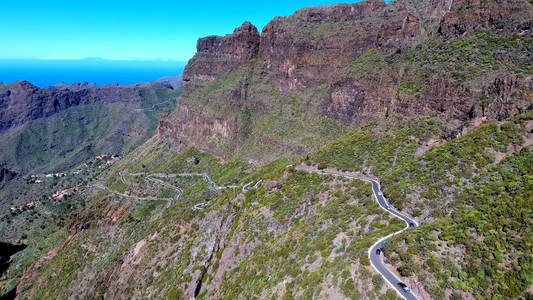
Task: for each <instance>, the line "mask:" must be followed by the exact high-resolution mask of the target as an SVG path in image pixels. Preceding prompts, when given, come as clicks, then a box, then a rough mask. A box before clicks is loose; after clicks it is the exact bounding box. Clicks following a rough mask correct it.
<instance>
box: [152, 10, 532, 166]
mask: <svg viewBox="0 0 533 300" xmlns="http://www.w3.org/2000/svg"><path fill="white" fill-rule="evenodd" d="M531 20H533V9H532V6H531V4H529V3H528V2H527V1H525V0H512V1H477V0H476V1H470V0H464V1H453V2H452V1H436V0H434V1H425V2H419V1H410V0H399V1H393V2H390V3H389V4H385V2H383V1H380V0H369V1H365V2H358V3H355V4H338V5H333V6H324V7H311V8H305V9H302V10H299V11H297V12H296V13H294V14H293V15H291V16H289V17H276V18H275V19H273V20H272V21H271V22H270V23H269V24H268V25H266V26H265V28H263V31H262V33H261V35H260V36H259V34H258V32H257V30H256V29H255V27H253V25H251V24H250V23H248V22H245V23H244V24H243V25H242V26H241V27H240V28H238V29H236V30H235V32H234V33H233V34H231V35H227V36H225V37H215V36H211V37H206V38H202V39H200V40H199V41H198V45H197V50H198V52H197V54H196V55H195V56H194V58H193V59H191V61H190V62H189V64H188V65H187V67H186V68H185V74H184V84H185V93H184V94H183V95H182V97H181V100H180V104H179V106H178V108H177V109H176V111H175V112H173V113H172V114H170V115H169V116H167V117H165V118H163V119H162V120H161V122H160V126H159V130H158V132H159V134H160V135H161V136H164V137H165V138H166V139H167V140H169V141H170V142H171V143H172V144H174V145H176V146H177V147H179V148H185V147H187V146H191V145H192V146H195V147H197V148H199V149H202V150H205V151H208V152H210V153H212V154H214V155H217V156H219V157H230V156H232V155H235V154H244V155H245V156H249V157H252V158H258V157H259V156H261V157H263V158H264V157H265V153H278V154H280V153H305V152H309V151H311V150H313V149H316V146H315V145H314V144H313V141H316V140H321V141H324V140H330V139H331V138H333V137H335V134H329V133H327V132H324V133H318V132H317V131H315V132H313V133H308V135H309V136H308V138H307V139H301V138H299V136H301V135H302V132H303V131H304V129H301V128H297V127H298V126H302V125H301V124H302V123H306V125H305V127H308V128H307V129H308V130H310V129H312V128H314V127H317V128H320V127H322V125H321V124H323V123H325V122H326V123H330V124H333V125H332V126H337V127H339V126H340V127H341V128H346V127H351V126H354V125H357V124H361V123H362V122H364V121H367V120H370V119H373V118H376V117H380V118H382V117H386V116H388V115H390V114H398V115H400V116H404V117H413V116H418V115H431V116H434V117H438V118H442V119H447V120H450V124H451V126H452V127H453V126H458V124H460V123H462V122H464V121H467V120H469V119H472V118H475V117H482V116H483V117H487V118H488V119H489V120H490V119H503V118H506V117H509V116H511V115H513V114H515V113H518V112H522V111H524V110H525V109H527V107H528V106H529V105H530V101H531V94H532V83H531V78H532V77H531V69H530V67H528V66H530V65H531V64H530V53H529V50H528V49H530V46H531V43H532V39H531V37H532V29H531ZM289 103H290V104H289ZM335 124H338V125H335ZM454 124H455V125H454ZM280 127H282V128H284V129H283V130H278V129H276V128H280ZM335 132H337V131H335ZM293 133H294V134H293ZM296 133H297V134H296ZM252 139H253V141H254V142H251V140H252ZM257 141H260V144H261V145H262V146H261V147H262V148H263V149H261V148H257V147H255V148H256V149H253V150H250V147H248V146H247V144H257V143H256V142H257ZM267 148H268V149H267ZM265 149H266V150H265ZM254 153H261V155H254ZM267 156H268V155H267ZM273 156H275V155H273Z"/></svg>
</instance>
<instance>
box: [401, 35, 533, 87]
mask: <svg viewBox="0 0 533 300" xmlns="http://www.w3.org/2000/svg"><path fill="white" fill-rule="evenodd" d="M532 47H533V39H531V38H527V37H523V36H518V35H516V36H505V35H497V34H493V33H489V32H483V31H480V32H476V33H474V34H470V35H467V36H465V37H458V38H454V39H451V40H449V41H446V42H442V41H438V40H436V39H428V40H426V41H424V42H422V43H421V44H419V45H417V46H416V47H415V48H414V49H411V50H410V51H408V52H407V53H406V54H405V55H404V59H405V60H406V61H407V62H409V65H408V67H407V68H406V72H405V75H404V77H406V78H409V81H408V82H405V83H404V82H402V84H401V85H400V86H404V87H405V88H407V90H410V91H411V92H417V91H419V90H420V89H419V88H416V89H412V88H411V89H409V88H408V87H409V86H411V85H413V84H414V83H415V82H419V83H420V82H422V83H424V82H425V83H428V82H429V81H430V80H431V79H432V78H435V76H441V75H442V74H451V77H452V78H453V80H455V81H457V82H467V81H471V80H474V79H476V78H480V77H486V76H488V75H490V73H493V74H496V73H498V72H501V73H503V72H513V73H525V74H531V73H532V72H533V69H531V68H532V67H531V64H529V63H527V61H528V59H529V58H528V57H529V52H530V49H531V48H532ZM407 90H406V91H407Z"/></svg>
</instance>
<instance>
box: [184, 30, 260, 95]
mask: <svg viewBox="0 0 533 300" xmlns="http://www.w3.org/2000/svg"><path fill="white" fill-rule="evenodd" d="M196 50H197V53H196V55H195V56H194V57H193V58H192V59H191V60H190V61H189V63H188V64H187V66H186V67H185V70H184V72H183V83H184V86H185V87H187V84H188V83H190V82H191V80H193V79H197V80H213V79H215V78H216V77H217V76H221V75H226V74H229V73H231V72H232V71H235V70H237V69H239V68H240V67H242V66H243V65H246V64H248V63H250V61H251V60H253V59H254V58H255V57H256V56H257V52H258V50H259V32H258V31H257V28H255V26H253V25H252V24H250V23H249V22H244V23H243V24H242V26H241V27H239V28H237V29H235V31H234V32H233V34H228V35H226V36H224V37H222V36H208V37H205V38H201V39H199V40H198V43H197V45H196Z"/></svg>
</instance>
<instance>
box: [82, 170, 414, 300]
mask: <svg viewBox="0 0 533 300" xmlns="http://www.w3.org/2000/svg"><path fill="white" fill-rule="evenodd" d="M287 168H294V169H295V170H299V171H304V172H308V173H317V174H320V175H333V176H338V177H344V178H348V179H357V180H363V181H366V182H370V183H371V184H372V191H373V193H374V196H375V197H376V201H377V202H378V204H379V206H380V207H381V209H383V210H384V211H386V212H388V213H390V214H392V215H393V216H395V217H396V218H399V219H401V220H402V221H404V222H405V223H406V227H405V228H403V229H402V230H400V231H397V232H394V233H392V234H390V235H388V236H385V237H382V238H381V239H379V240H378V241H377V242H376V243H374V244H373V245H372V246H371V247H370V248H369V249H368V256H369V259H370V264H371V265H372V267H373V268H374V270H376V272H378V273H379V274H380V275H381V276H382V277H383V279H385V281H386V282H387V283H388V284H389V285H390V287H391V288H393V289H394V290H395V291H396V292H397V293H398V295H400V296H401V297H402V298H404V299H407V300H418V297H417V296H416V295H415V294H413V292H412V291H411V290H407V289H403V288H401V287H400V285H399V284H400V283H401V281H400V279H399V278H398V277H396V275H394V274H393V273H392V272H391V271H389V270H388V269H387V267H386V266H385V264H384V262H383V257H382V255H380V254H378V253H377V250H378V249H379V250H380V253H382V252H383V251H381V250H382V246H383V244H384V243H385V241H386V240H387V239H388V238H390V237H391V236H394V235H397V234H399V233H401V232H403V231H404V230H406V229H408V228H409V227H417V226H418V223H417V222H416V221H415V220H414V219H411V218H410V217H408V216H406V215H404V214H402V213H400V212H398V211H397V210H395V209H394V208H393V207H392V206H390V205H389V204H388V203H387V200H386V199H385V197H384V196H383V192H382V191H381V186H380V184H379V182H378V181H377V180H375V179H372V178H368V177H363V176H360V175H357V174H355V173H351V172H335V171H326V170H318V169H316V168H314V167H309V166H303V165H300V166H293V165H289V166H287ZM119 174H120V178H121V180H122V182H123V183H124V184H128V183H127V182H126V180H125V178H124V175H125V174H127V173H124V172H120V173H119ZM128 175H130V176H146V180H148V181H152V182H155V183H158V184H160V185H163V186H166V187H169V188H173V189H176V191H178V197H177V200H176V201H179V199H180V197H181V195H182V193H183V190H182V189H181V188H179V187H175V186H173V185H171V184H169V183H167V182H164V181H163V180H160V179H156V178H154V177H160V178H173V177H181V176H183V177H187V176H201V177H203V178H204V180H205V181H206V182H207V183H209V188H210V189H211V190H214V191H217V190H222V189H226V188H236V186H217V185H216V184H215V182H213V181H212V180H211V179H210V178H209V176H208V175H207V174H192V173H183V174H148V173H131V174H128ZM261 182H262V180H259V181H257V182H256V183H255V185H253V186H251V185H252V184H253V182H250V183H248V184H245V185H244V186H243V188H242V192H243V193H245V192H247V191H249V190H252V189H254V190H256V189H257V188H258V186H259V184H260V183H261ZM92 187H96V188H100V189H104V190H106V191H108V192H110V193H113V194H116V195H118V196H122V197H128V198H133V199H138V200H168V201H169V206H170V205H172V204H173V203H174V201H175V200H174V199H162V198H153V197H149V198H140V197H135V196H129V195H125V194H122V193H119V192H117V191H112V190H109V189H108V188H107V187H105V186H103V185H101V184H100V185H99V184H96V185H92ZM203 207H204V204H201V207H200V206H199V205H196V206H195V207H194V209H202V208H203Z"/></svg>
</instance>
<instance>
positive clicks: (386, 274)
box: [295, 166, 418, 300]
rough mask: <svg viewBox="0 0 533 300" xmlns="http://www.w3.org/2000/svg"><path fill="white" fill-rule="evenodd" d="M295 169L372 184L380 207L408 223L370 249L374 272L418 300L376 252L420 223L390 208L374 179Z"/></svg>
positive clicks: (410, 297)
mask: <svg viewBox="0 0 533 300" xmlns="http://www.w3.org/2000/svg"><path fill="white" fill-rule="evenodd" d="M295 169H296V170H300V171H305V172H310V173H318V174H322V175H333V176H339V177H344V178H348V179H358V180H363V181H366V182H370V183H371V184H372V191H373V192H374V196H375V197H376V200H377V202H378V204H379V206H380V207H381V208H382V209H383V210H385V211H387V212H389V213H390V214H392V215H393V216H395V217H397V218H399V219H401V220H403V221H404V222H405V223H406V227H405V228H404V229H402V230H400V231H397V232H395V233H392V234H390V235H388V236H385V237H382V238H381V239H379V240H378V241H377V242H376V243H375V244H374V245H372V247H370V249H368V256H369V258H370V264H371V265H372V267H373V268H374V270H376V272H378V273H379V274H381V276H382V277H383V279H385V281H386V282H387V283H388V284H389V285H390V286H391V287H392V288H393V289H394V290H395V291H396V292H397V293H398V294H399V295H400V296H401V297H402V298H404V299H407V300H418V297H417V296H416V295H415V294H413V292H412V291H411V290H403V289H402V288H401V287H400V286H399V285H398V284H399V283H400V282H401V281H400V279H399V278H398V277H396V275H394V274H393V273H392V272H391V271H389V270H388V269H387V267H386V266H385V264H384V263H383V257H382V256H381V255H379V254H377V253H376V250H378V249H381V247H382V245H383V244H384V243H385V241H386V240H387V239H388V238H390V237H391V236H394V235H397V234H399V233H401V232H403V231H404V230H406V229H408V228H409V227H417V226H418V223H417V222H416V221H415V220H413V219H411V218H409V217H408V216H406V215H403V214H401V213H400V212H398V211H397V210H395V209H394V208H393V207H392V206H390V205H389V204H388V203H387V200H386V199H385V197H384V196H383V192H382V191H381V186H380V184H379V182H377V181H376V180H374V179H371V178H367V177H362V176H359V175H356V174H354V173H350V172H342V173H341V172H332V171H325V170H318V169H315V168H312V167H307V166H297V167H295ZM381 252H382V251H381Z"/></svg>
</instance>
